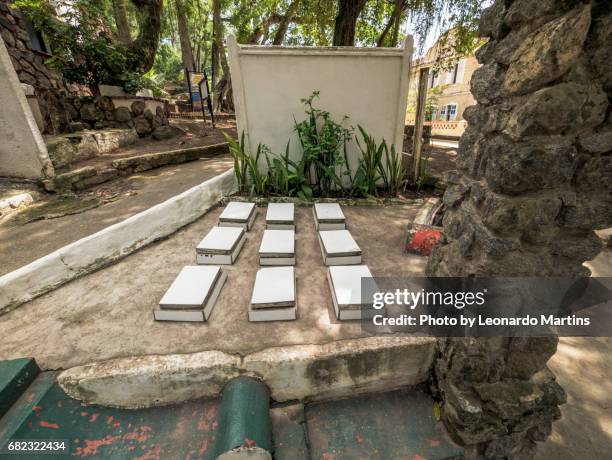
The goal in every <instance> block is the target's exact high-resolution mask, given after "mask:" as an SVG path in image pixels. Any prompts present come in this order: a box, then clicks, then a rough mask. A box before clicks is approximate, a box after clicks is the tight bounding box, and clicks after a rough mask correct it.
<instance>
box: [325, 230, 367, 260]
mask: <svg viewBox="0 0 612 460" xmlns="http://www.w3.org/2000/svg"><path fill="white" fill-rule="evenodd" d="M319 244H320V245H321V254H322V255H323V262H324V264H325V265H354V264H360V263H361V248H359V245H358V244H357V242H356V241H355V240H354V239H353V236H352V235H351V233H350V232H349V231H348V230H329V231H328V230H326V231H320V232H319Z"/></svg>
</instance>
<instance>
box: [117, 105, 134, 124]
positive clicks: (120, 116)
mask: <svg viewBox="0 0 612 460" xmlns="http://www.w3.org/2000/svg"><path fill="white" fill-rule="evenodd" d="M131 119H132V113H131V112H130V109H128V108H127V107H117V108H116V109H115V120H116V121H118V122H120V123H125V122H126V121H130V120H131Z"/></svg>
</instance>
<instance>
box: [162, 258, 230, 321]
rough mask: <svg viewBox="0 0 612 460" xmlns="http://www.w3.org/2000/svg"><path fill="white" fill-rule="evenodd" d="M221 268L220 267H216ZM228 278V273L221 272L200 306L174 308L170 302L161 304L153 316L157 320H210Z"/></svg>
mask: <svg viewBox="0 0 612 460" xmlns="http://www.w3.org/2000/svg"><path fill="white" fill-rule="evenodd" d="M193 268H215V267H193ZM216 268H219V267H216ZM226 280H227V274H226V273H225V272H223V271H220V272H219V275H218V276H217V277H216V278H215V281H214V283H213V285H212V286H211V288H210V292H209V294H208V297H207V299H206V301H205V303H204V304H203V305H202V306H200V307H199V308H193V309H174V308H167V307H168V304H163V305H162V304H161V302H160V307H161V308H160V309H157V310H153V318H154V319H155V320H156V321H186V322H205V321H208V318H209V317H210V314H211V313H212V310H213V308H214V307H215V304H216V303H217V299H218V298H219V294H220V293H221V289H223V285H224V284H225V281H226Z"/></svg>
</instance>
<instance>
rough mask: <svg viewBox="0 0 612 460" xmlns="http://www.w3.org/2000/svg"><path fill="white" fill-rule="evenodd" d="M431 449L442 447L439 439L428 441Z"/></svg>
mask: <svg viewBox="0 0 612 460" xmlns="http://www.w3.org/2000/svg"><path fill="white" fill-rule="evenodd" d="M427 442H428V443H429V447H438V446H439V445H440V441H438V440H437V439H428V440H427Z"/></svg>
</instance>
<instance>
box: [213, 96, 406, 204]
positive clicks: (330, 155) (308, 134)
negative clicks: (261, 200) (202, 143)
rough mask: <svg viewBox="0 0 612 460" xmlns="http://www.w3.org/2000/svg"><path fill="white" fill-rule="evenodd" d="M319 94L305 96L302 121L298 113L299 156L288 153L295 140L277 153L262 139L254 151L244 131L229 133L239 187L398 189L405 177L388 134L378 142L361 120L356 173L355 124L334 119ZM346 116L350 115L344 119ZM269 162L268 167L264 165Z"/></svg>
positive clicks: (296, 191)
mask: <svg viewBox="0 0 612 460" xmlns="http://www.w3.org/2000/svg"><path fill="white" fill-rule="evenodd" d="M318 95H319V93H318V91H315V92H313V93H312V95H311V96H310V97H309V98H307V99H302V102H303V103H304V105H305V106H306V114H307V118H306V119H305V120H304V121H301V122H299V123H298V122H297V121H296V120H295V119H294V126H295V131H296V132H297V134H298V138H299V140H300V145H301V147H302V151H303V154H302V156H301V158H300V160H299V161H293V160H291V159H290V158H289V151H290V141H288V142H287V146H286V148H285V152H284V153H283V154H274V153H272V152H271V151H270V149H269V148H268V146H266V145H262V144H259V145H258V146H257V151H256V152H255V154H254V155H253V154H251V152H249V151H248V148H247V146H246V144H245V134H244V132H243V133H242V134H241V136H240V140H239V141H236V140H234V139H232V138H231V137H230V136H228V135H227V134H226V135H225V138H226V139H227V141H228V143H229V151H230V153H231V154H232V156H233V158H234V171H235V174H236V180H237V182H238V190H239V192H241V193H248V194H249V195H250V196H253V195H283V196H296V197H298V198H300V199H302V200H308V199H310V198H312V197H313V196H324V197H328V196H331V195H332V194H334V195H344V196H376V195H378V193H379V191H380V189H381V188H382V189H383V190H384V191H385V192H386V193H389V194H392V195H395V194H397V193H398V192H399V190H400V189H401V188H402V187H403V185H404V183H405V181H406V170H405V168H404V165H403V163H402V158H401V152H400V153H398V152H397V151H396V150H395V146H393V145H392V146H391V147H390V148H389V146H388V144H387V142H386V141H385V140H384V139H383V140H382V141H381V143H380V144H377V143H376V141H375V139H374V138H373V137H372V136H371V135H369V134H368V133H367V131H366V130H365V129H364V128H363V127H361V126H358V128H359V132H360V134H361V138H362V141H361V142H360V141H359V139H356V141H357V145H358V146H359V149H360V151H361V158H360V159H359V164H358V166H357V169H356V172H355V175H354V176H353V175H352V174H351V171H350V168H349V164H348V158H347V142H349V141H350V140H351V139H352V137H353V130H352V129H350V128H345V127H344V126H342V124H340V123H337V122H336V121H334V120H333V119H332V118H331V116H330V114H329V112H326V111H324V110H320V109H317V108H315V107H314V106H313V100H314V99H315V98H316V97H318ZM346 120H347V118H346V117H345V119H344V120H343V121H346ZM264 162H265V166H266V169H267V171H266V172H265V173H264V172H262V168H261V166H263V164H264ZM381 183H382V187H380V184H381Z"/></svg>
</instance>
